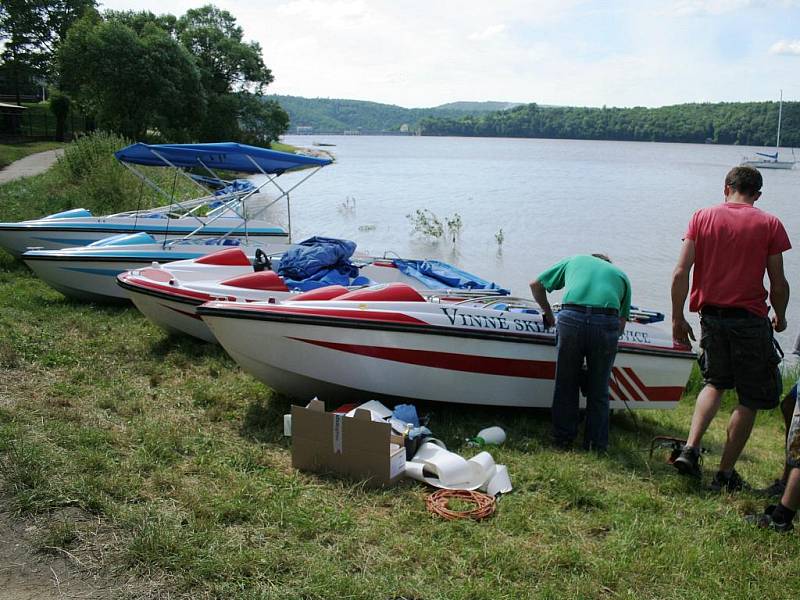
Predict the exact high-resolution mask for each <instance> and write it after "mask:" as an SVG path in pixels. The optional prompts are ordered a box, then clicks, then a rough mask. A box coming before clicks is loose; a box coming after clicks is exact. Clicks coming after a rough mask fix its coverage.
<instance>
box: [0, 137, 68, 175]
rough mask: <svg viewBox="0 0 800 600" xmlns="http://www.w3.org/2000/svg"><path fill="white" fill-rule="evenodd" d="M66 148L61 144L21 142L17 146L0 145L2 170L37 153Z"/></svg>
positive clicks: (0, 166)
mask: <svg viewBox="0 0 800 600" xmlns="http://www.w3.org/2000/svg"><path fill="white" fill-rule="evenodd" d="M63 146H64V144H63V143H61V142H20V143H17V144H0V169H2V168H4V167H6V166H7V165H10V164H11V163H12V162H14V161H15V160H19V159H20V158H25V157H26V156H29V155H31V154H36V153H37V152H44V151H45V150H55V149H56V148H62V147H63Z"/></svg>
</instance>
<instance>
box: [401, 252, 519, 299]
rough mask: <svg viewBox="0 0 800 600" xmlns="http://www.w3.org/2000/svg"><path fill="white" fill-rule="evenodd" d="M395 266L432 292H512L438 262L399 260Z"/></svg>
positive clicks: (504, 293)
mask: <svg viewBox="0 0 800 600" xmlns="http://www.w3.org/2000/svg"><path fill="white" fill-rule="evenodd" d="M394 264H395V265H396V266H397V268H398V269H400V272H402V273H404V274H405V275H408V276H409V277H413V278H414V279H416V280H417V281H421V282H422V283H423V284H425V286H426V287H427V288H429V289H432V290H440V289H451V290H486V291H489V292H495V293H498V294H503V295H507V294H510V293H511V292H510V291H509V290H507V289H505V288H501V287H500V286H499V285H497V284H496V283H493V282H491V281H486V280H485V279H481V278H480V277H478V276H477V275H473V274H472V273H467V272H466V271H462V270H461V269H458V268H456V267H454V266H453V265H449V264H447V263H445V262H441V261H438V260H405V259H400V258H397V259H395V261H394Z"/></svg>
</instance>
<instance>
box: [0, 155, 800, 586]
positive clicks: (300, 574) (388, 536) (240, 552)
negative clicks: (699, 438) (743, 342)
mask: <svg viewBox="0 0 800 600" xmlns="http://www.w3.org/2000/svg"><path fill="white" fill-rule="evenodd" d="M63 176H64V175H63V173H61V172H60V171H57V170H54V171H51V172H50V173H48V174H45V175H43V176H40V177H37V178H34V180H33V181H31V182H30V183H29V187H26V188H25V189H21V188H20V187H19V186H15V185H14V184H11V185H8V186H4V187H0V220H8V219H14V218H17V217H16V215H19V214H22V213H25V212H26V211H27V210H29V209H28V208H27V207H28V205H29V204H30V203H32V202H34V201H35V197H34V196H33V195H32V194H34V193H35V192H36V191H37V190H43V189H47V190H50V193H52V194H56V191H55V190H57V188H59V187H67V186H66V183H65V182H64V181H61V180H60V178H61V177H63ZM87 176H88V177H89V178H91V175H87ZM59 183H60V184H61V185H60V186H59ZM123 189H124V188H123ZM76 193H77V192H76ZM53 197H54V198H62V196H58V195H55V196H53ZM70 197H71V196H70ZM0 332H1V333H0V464H1V465H2V469H1V470H0V480H1V483H0V485H2V503H3V505H4V506H5V507H6V508H7V509H10V510H13V511H14V513H15V514H17V515H19V516H20V518H24V519H35V520H37V522H38V523H43V524H44V525H43V526H41V527H40V528H39V531H40V533H39V534H38V537H37V540H38V541H37V543H38V546H39V548H40V550H41V551H42V552H53V551H54V550H53V549H54V548H57V549H61V550H63V551H66V552H68V553H70V554H71V555H73V556H74V557H75V558H76V559H78V560H80V562H81V565H83V566H82V568H84V569H86V570H87V571H90V572H103V573H111V574H113V575H114V577H115V578H116V579H117V580H123V581H125V582H132V583H127V584H126V586H125V587H124V589H122V592H126V593H128V594H129V595H131V596H135V597H143V596H148V595H151V596H153V597H155V596H157V595H158V594H159V593H163V592H166V591H169V593H170V597H183V596H185V597H192V598H203V597H215V598H320V599H330V598H400V597H403V598H419V599H421V598H425V599H426V600H429V599H433V598H448V599H461V598H463V599H468V598H469V599H472V598H487V599H488V598H491V599H499V598H527V597H543V598H637V599H638V598H710V597H724V598H751V597H761V598H784V597H787V594H788V591H787V587H786V586H787V584H791V578H792V577H793V573H794V572H795V571H796V570H797V568H798V566H800V559H798V556H799V555H800V552H799V551H800V541H799V539H798V536H796V535H790V536H778V535H775V534H771V533H769V532H763V531H758V530H755V529H751V528H750V527H747V526H745V525H744V524H743V523H742V519H741V517H742V514H743V513H745V512H746V511H748V510H752V509H754V508H755V507H760V506H761V501H760V500H758V499H756V498H755V497H754V496H752V495H749V494H741V495H733V496H729V495H722V496H720V495H715V494H712V493H710V492H707V491H705V490H704V489H703V488H702V487H701V486H700V485H698V484H696V483H694V482H691V481H687V480H686V479H683V478H679V477H678V476H676V475H674V474H673V472H672V470H671V468H670V467H668V466H667V465H665V464H664V462H663V461H664V455H663V454H660V455H658V456H655V457H653V459H652V460H651V459H650V458H649V457H648V452H647V448H648V445H649V440H650V438H651V437H652V436H653V435H655V434H682V433H683V432H685V430H686V427H687V425H688V422H689V418H690V415H691V410H692V401H691V399H690V398H688V397H687V398H686V399H685V400H684V401H683V402H682V403H681V405H680V407H679V408H678V409H677V410H675V411H671V412H640V413H637V418H636V420H634V419H632V418H631V417H630V416H629V415H628V414H625V413H619V414H616V415H615V416H614V418H613V422H612V447H611V451H610V453H609V455H608V456H604V457H597V456H593V455H587V454H583V453H580V452H570V453H563V452H557V451H554V450H552V449H550V448H549V447H548V446H547V445H546V443H545V440H546V431H547V428H548V414H547V413H546V412H543V411H533V410H510V409H488V408H479V407H468V408H465V407H459V406H441V405H427V406H423V407H421V408H422V410H423V412H430V413H432V420H431V426H432V428H433V429H434V431H435V433H436V434H437V436H438V437H441V438H442V439H444V440H445V441H446V442H447V443H448V444H449V445H450V447H451V448H453V449H455V450H461V451H463V452H464V453H465V454H466V455H470V454H471V452H472V451H471V450H469V449H467V448H466V447H465V445H464V443H463V440H464V438H466V437H468V436H471V435H474V434H475V433H476V432H477V431H478V430H479V429H480V428H482V427H483V426H485V425H487V424H499V425H501V426H503V427H504V428H505V429H506V430H507V432H508V436H509V440H508V442H507V443H506V444H505V445H504V446H503V447H501V448H498V449H497V450H496V451H495V452H494V453H493V454H494V456H495V458H496V459H497V460H498V462H502V463H505V464H507V465H508V467H509V471H510V473H511V476H512V479H513V482H514V485H515V491H514V492H513V493H512V494H509V495H507V496H506V497H503V498H502V499H501V500H500V502H499V509H498V513H497V514H496V515H495V517H493V518H492V519H490V520H488V521H485V522H483V523H472V522H443V521H439V520H437V519H435V518H433V517H431V516H430V515H429V514H428V513H427V512H426V510H425V504H424V499H425V496H426V495H427V493H429V491H430V490H428V489H426V488H424V487H422V486H420V485H418V484H416V483H407V482H405V483H402V484H401V485H399V486H398V487H396V488H393V489H389V490H383V491H373V490H368V489H364V488H363V486H361V485H359V484H358V483H354V482H349V481H343V480H338V479H334V478H329V477H317V476H313V475H306V474H302V473H297V472H295V471H293V470H292V469H291V466H290V453H289V444H288V442H287V440H286V439H284V438H283V437H282V435H281V432H282V419H281V415H282V414H283V413H284V412H286V411H287V410H288V407H289V400H288V399H286V398H283V397H280V396H277V395H275V394H274V393H272V392H271V391H270V390H269V389H267V388H266V387H265V386H263V385H261V384H259V383H257V382H256V381H255V380H253V379H252V378H251V377H250V376H248V375H246V374H244V373H243V372H241V371H240V370H239V369H238V368H237V367H236V365H235V364H234V363H233V362H232V361H231V360H230V359H229V358H228V357H227V356H226V355H225V353H224V352H223V351H222V350H220V349H219V348H217V347H214V346H210V345H205V344H200V343H197V342H194V341H192V340H190V339H188V338H176V337H170V336H168V335H167V334H165V333H163V332H161V331H160V330H158V329H156V328H155V327H153V326H152V325H150V324H149V322H148V321H146V320H145V319H144V318H143V317H141V316H140V315H139V314H138V313H137V312H136V311H135V310H134V309H132V308H108V307H97V306H90V305H83V304H78V303H74V302H70V301H67V300H66V299H64V298H63V297H62V296H61V295H60V294H58V293H56V292H54V291H52V290H50V289H49V288H47V286H45V285H44V284H42V283H41V282H40V281H38V280H37V279H36V278H34V277H33V276H32V275H31V274H30V273H29V272H28V271H27V270H26V269H25V268H24V266H22V265H20V264H18V263H16V262H13V261H12V260H11V259H10V257H8V256H7V255H2V254H0ZM697 386H698V384H697V381H696V379H695V381H694V382H693V392H692V393H695V392H696V389H697ZM730 404H731V400H730V399H728V400H727V401H726V409H725V411H724V412H725V413H727V412H728V410H729V408H730ZM724 416H725V415H721V418H719V419H718V422H717V423H715V424H714V426H713V427H712V429H711V431H710V433H709V436H708V439H707V443H708V446H709V447H710V448H711V450H712V454H711V455H710V456H709V457H708V458H707V459H706V460H707V463H708V465H709V467H708V468H707V471H708V470H710V469H711V468H712V467H713V466H715V465H716V463H717V461H718V460H719V451H720V448H721V445H722V443H723V441H724V437H725V432H724V421H725V419H724ZM781 430H782V425H781V423H780V419H779V416H778V415H777V413H772V414H764V415H761V416H760V417H759V420H758V423H757V426H756V429H755V431H754V434H753V438H752V441H751V443H750V444H749V446H748V448H747V450H746V452H745V456H744V457H743V459H742V461H741V464H740V470H741V472H742V474H743V475H744V476H745V477H746V478H748V479H749V480H752V481H753V482H755V483H766V482H768V481H769V480H771V479H772V478H773V477H774V476H775V475H776V474H777V472H778V471H779V469H780V463H781V438H782V431H781ZM98 524H99V525H98ZM98 531H101V534H98Z"/></svg>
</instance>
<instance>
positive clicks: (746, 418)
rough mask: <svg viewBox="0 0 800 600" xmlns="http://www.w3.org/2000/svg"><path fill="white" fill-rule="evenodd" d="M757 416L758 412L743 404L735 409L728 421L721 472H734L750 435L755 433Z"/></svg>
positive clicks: (720, 464) (720, 462)
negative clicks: (754, 426)
mask: <svg viewBox="0 0 800 600" xmlns="http://www.w3.org/2000/svg"><path fill="white" fill-rule="evenodd" d="M756 414H757V412H756V411H754V410H752V409H750V408H747V407H746V406H742V405H741V404H739V405H737V406H736V408H734V409H733V412H732V413H731V418H730V421H728V437H727V439H726V440H725V448H723V450H722V458H721V459H720V461H719V470H720V471H722V472H723V473H729V472H730V471H732V470H733V467H734V466H735V465H736V461H737V460H739V455H740V454H741V453H742V450H743V449H744V446H745V444H746V443H747V440H748V439H750V433H751V432H752V431H753V424H754V423H755V422H756Z"/></svg>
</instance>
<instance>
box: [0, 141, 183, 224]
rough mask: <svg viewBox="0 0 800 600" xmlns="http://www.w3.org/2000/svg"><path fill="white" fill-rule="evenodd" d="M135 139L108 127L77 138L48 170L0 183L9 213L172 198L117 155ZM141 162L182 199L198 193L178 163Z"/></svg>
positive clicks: (110, 207)
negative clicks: (173, 166)
mask: <svg viewBox="0 0 800 600" xmlns="http://www.w3.org/2000/svg"><path fill="white" fill-rule="evenodd" d="M130 143H131V141H130V140H127V139H125V138H123V137H120V136H118V135H116V134H113V133H106V132H102V131H95V132H92V133H90V134H87V135H84V136H81V137H79V138H77V139H76V140H75V141H74V142H72V143H71V144H69V145H68V146H66V148H65V149H64V154H63V156H62V157H61V158H59V160H58V162H57V163H56V165H55V166H54V167H53V168H52V169H51V170H50V171H48V172H47V173H45V174H44V175H42V176H39V177H29V178H25V179H20V180H17V181H14V182H11V183H10V184H7V185H5V186H3V187H2V188H0V202H2V203H3V213H4V215H5V217H4V219H5V220H8V221H18V220H24V219H33V218H37V217H42V216H44V215H47V214H52V213H54V212H58V211H62V210H68V209H72V208H86V209H88V210H91V211H92V212H93V213H94V214H97V215H102V214H108V213H115V212H122V211H125V210H135V209H137V208H147V207H151V206H157V205H164V204H167V203H169V199H168V198H165V197H164V196H163V195H159V194H157V193H156V192H155V191H154V190H153V189H151V188H150V187H148V186H147V185H145V184H143V183H142V181H141V180H140V179H139V178H137V177H136V176H135V175H133V173H131V172H130V171H129V170H128V169H126V168H125V167H124V166H122V165H121V164H120V163H119V162H118V161H117V160H116V158H115V157H114V152H116V151H117V150H120V149H121V148H124V147H125V146H127V145H129V144H130ZM138 168H139V169H140V170H141V171H142V172H143V173H145V174H146V175H147V176H148V177H149V178H151V179H152V180H153V181H155V182H156V183H157V184H158V185H159V186H160V187H161V188H162V189H163V190H164V191H165V192H167V193H168V194H174V197H175V199H177V200H183V199H186V198H188V197H192V196H195V195H197V193H198V188H197V187H196V186H194V185H192V184H191V183H189V182H188V181H186V179H185V178H184V177H181V176H178V175H177V174H176V173H175V172H174V170H173V169H170V168H166V167H165V168H158V167H138Z"/></svg>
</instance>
